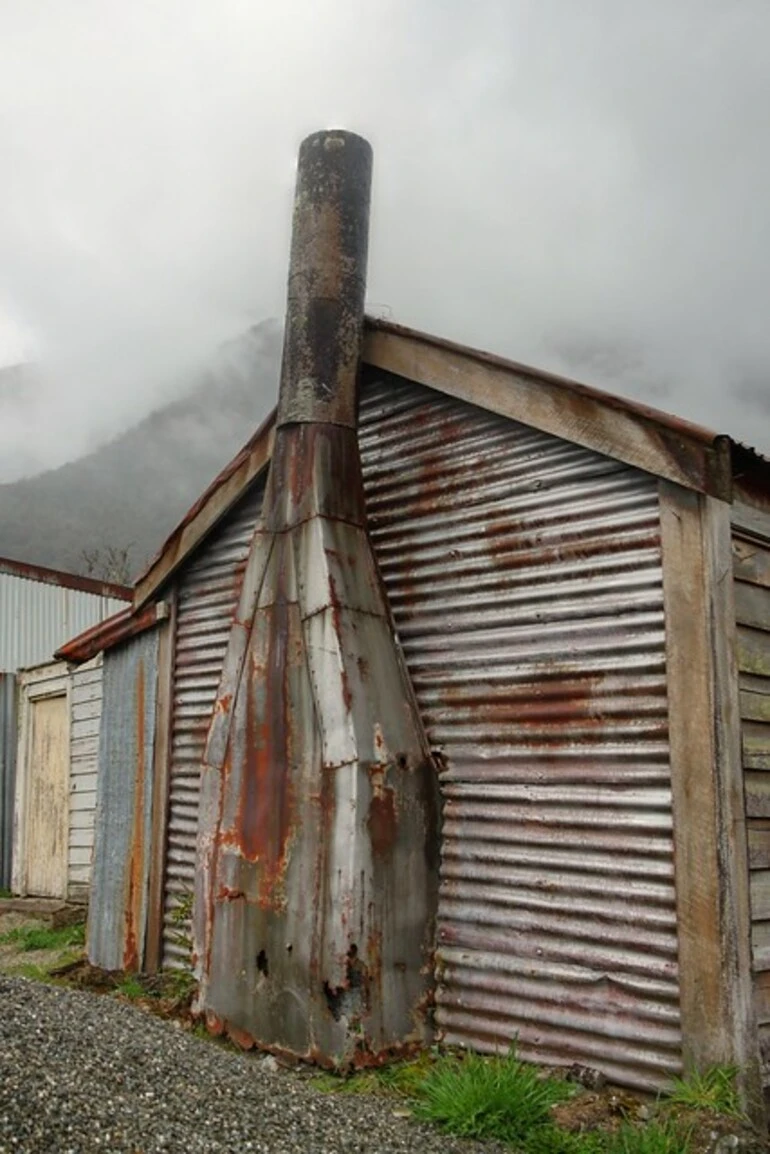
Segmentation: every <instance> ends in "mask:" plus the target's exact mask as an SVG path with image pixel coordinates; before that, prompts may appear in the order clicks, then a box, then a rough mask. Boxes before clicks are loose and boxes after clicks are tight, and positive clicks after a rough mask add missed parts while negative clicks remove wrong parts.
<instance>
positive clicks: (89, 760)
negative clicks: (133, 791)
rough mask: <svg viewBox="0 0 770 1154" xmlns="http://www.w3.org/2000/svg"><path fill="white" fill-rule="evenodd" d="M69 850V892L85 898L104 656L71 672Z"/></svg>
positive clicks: (89, 874) (94, 811) (90, 853)
mask: <svg viewBox="0 0 770 1154" xmlns="http://www.w3.org/2000/svg"><path fill="white" fill-rule="evenodd" d="M70 680H71V689H70V710H71V715H70V774H69V792H70V799H69V808H70V815H69V852H68V877H67V896H68V897H69V898H70V900H84V899H85V898H87V896H88V888H89V884H90V881H91V860H92V856H93V848H94V817H95V813H96V782H97V774H98V770H99V731H100V727H101V719H102V658H101V657H97V658H95V659H93V660H92V661H89V662H87V663H86V664H84V665H81V666H80V667H79V668H78V669H75V670H74V671H73V672H72V673H71V674H70Z"/></svg>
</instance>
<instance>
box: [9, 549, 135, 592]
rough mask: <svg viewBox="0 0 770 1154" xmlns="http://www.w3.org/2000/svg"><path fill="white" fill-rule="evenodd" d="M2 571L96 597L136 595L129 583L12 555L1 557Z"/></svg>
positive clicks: (27, 579)
mask: <svg viewBox="0 0 770 1154" xmlns="http://www.w3.org/2000/svg"><path fill="white" fill-rule="evenodd" d="M0 573H7V574H8V575H9V576H11V577H20V578H21V579H22V580H24V581H37V582H38V583H39V584H41V585H57V586H58V587H59V588H60V589H74V590H76V591H77V592H78V593H92V594H93V595H94V596H95V597H108V598H110V599H112V600H115V601H130V600H131V599H132V597H133V595H134V591H133V589H132V588H131V587H130V586H129V585H118V584H116V583H115V582H114V581H100V580H99V578H97V577H82V576H81V575H80V574H79V573H65V572H63V571H62V570H61V569H49V568H48V567H47V566H45V565H31V564H29V562H27V561H14V560H12V559H11V558H10V557H0Z"/></svg>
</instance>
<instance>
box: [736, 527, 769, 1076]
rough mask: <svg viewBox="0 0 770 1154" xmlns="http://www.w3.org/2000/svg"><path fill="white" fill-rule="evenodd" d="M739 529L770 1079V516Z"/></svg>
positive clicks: (754, 907)
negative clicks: (754, 529)
mask: <svg viewBox="0 0 770 1154" xmlns="http://www.w3.org/2000/svg"><path fill="white" fill-rule="evenodd" d="M753 520H754V521H755V522H756V523H757V534H756V535H750V534H748V533H745V532H741V531H740V530H736V531H734V533H733V563H734V564H733V572H734V575H735V612H736V620H737V628H738V686H739V691H740V707H741V742H742V747H743V780H744V794H745V804H746V827H747V835H748V842H749V896H750V901H751V939H752V940H751V944H752V968H753V971H754V994H755V1005H756V1012H757V1022H758V1026H759V1042H760V1052H761V1055H762V1065H763V1075H764V1080H765V1082H766V1083H770V772H769V771H770V516H767V517H765V526H764V534H763V535H762V536H760V535H759V533H760V531H761V529H762V526H761V524H760V523H759V518H757V517H756V516H755V517H754V518H753Z"/></svg>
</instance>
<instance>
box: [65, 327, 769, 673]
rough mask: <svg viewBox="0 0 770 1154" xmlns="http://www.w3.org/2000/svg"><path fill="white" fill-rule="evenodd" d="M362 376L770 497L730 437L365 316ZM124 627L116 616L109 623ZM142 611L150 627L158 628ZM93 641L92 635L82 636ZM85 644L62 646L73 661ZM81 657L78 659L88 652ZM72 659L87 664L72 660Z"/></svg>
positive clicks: (193, 528)
mask: <svg viewBox="0 0 770 1154" xmlns="http://www.w3.org/2000/svg"><path fill="white" fill-rule="evenodd" d="M362 361H363V366H362V372H363V373H364V375H370V374H372V373H374V374H382V373H385V374H393V375H394V376H398V377H403V378H406V379H407V380H411V381H414V382H416V383H417V384H421V385H425V386H428V387H429V388H432V389H434V390H436V391H437V392H439V393H443V394H445V395H446V396H450V397H454V398H456V399H457V400H461V401H465V402H466V403H468V404H471V405H475V406H477V407H478V408H481V409H485V410H487V411H488V412H492V413H496V414H498V415H499V416H502V417H507V418H509V419H511V420H515V421H519V422H521V423H522V424H525V425H529V426H531V427H532V428H535V429H538V430H540V431H541V432H545V433H551V434H552V435H553V436H556V437H560V438H562V439H563V440H566V441H572V442H573V443H575V444H578V445H582V446H583V447H584V448H586V449H592V450H593V451H595V452H597V453H601V454H603V455H605V456H608V457H612V458H614V459H615V460H618V461H622V462H623V463H624V464H627V465H631V466H633V467H635V468H638V469H641V470H643V471H645V472H648V473H651V474H653V475H655V476H658V477H661V478H664V479H665V480H668V481H673V482H675V483H676V484H678V485H681V486H683V487H684V488H687V489H693V490H696V491H698V492H703V493H708V494H710V495H711V496H714V497H719V498H721V499H722V500H726V501H730V500H731V499H732V494H733V484H734V481H735V480H736V479H738V478H740V479H741V483H742V484H743V486H744V487H745V489H746V491H748V492H755V493H761V494H762V495H764V496H767V495H768V494H770V461H768V459H767V458H765V457H763V456H762V455H761V454H759V453H757V452H756V451H755V450H754V449H751V448H749V447H747V446H745V445H740V444H738V443H737V442H735V441H733V440H732V439H731V438H730V437H728V436H725V435H722V434H717V433H714V432H712V431H710V430H709V429H706V428H703V427H701V426H699V425H695V424H692V423H691V422H689V421H684V420H681V419H679V418H677V417H673V416H671V415H669V414H668V413H664V412H661V411H659V410H657V409H653V408H650V407H649V406H647V405H643V404H639V403H638V402H636V401H630V400H625V399H624V398H622V397H617V396H614V395H612V394H611V393H607V392H603V391H602V390H600V389H595V388H592V387H590V386H588V385H584V384H580V383H578V382H577V381H572V380H569V379H568V378H565V377H560V376H557V375H555V374H553V373H548V372H543V371H541V370H538V369H533V368H531V367H529V366H526V365H521V364H518V363H516V362H515V361H509V360H506V359H504V358H502V357H497V356H494V355H492V354H490V353H485V352H481V351H479V350H478V349H473V348H468V347H466V346H463V345H459V344H455V343H454V342H452V341H447V340H444V339H442V338H439V337H435V336H431V335H429V334H427V333H422V332H417V331H416V330H414V329H409V328H405V327H404V326H402V325H396V324H393V323H391V322H389V321H381V320H374V319H372V318H370V317H367V318H366V322H365V329H364V344H363V357H362ZM274 425H275V410H273V412H272V413H271V414H270V416H269V417H268V418H267V419H266V420H265V421H264V422H263V424H262V425H261V426H260V428H259V429H258V430H257V431H256V433H255V434H254V435H253V437H251V438H250V440H249V441H247V443H246V444H245V445H244V447H243V449H241V451H240V453H238V454H237V456H236V457H235V458H234V459H233V460H232V461H231V462H230V464H229V465H227V466H226V467H225V468H224V469H223V470H222V472H221V473H220V474H219V476H218V477H216V478H215V479H214V480H213V481H212V483H211V485H209V487H208V489H206V491H205V492H204V493H203V494H202V495H201V496H200V497H199V499H198V500H197V501H196V503H195V504H194V505H193V507H192V508H191V509H190V510H189V512H188V513H187V514H186V515H185V517H184V518H183V519H182V520H181V521H180V523H179V524H178V525H177V527H176V528H175V529H174V531H173V532H172V533H171V534H170V536H169V537H168V539H167V540H166V542H165V543H164V545H163V546H162V547H161V549H160V550H159V552H158V553H157V554H156V556H155V557H154V558H153V560H152V561H151V562H150V564H149V565H148V566H147V568H146V569H145V571H144V572H143V573H142V575H141V576H140V577H139V578H138V580H137V582H136V584H135V586H134V593H133V607H132V610H131V612H129V613H125V611H124V613H121V614H118V615H117V616H118V617H120V618H121V619H124V620H123V621H121V622H117V624H116V625H115V626H113V627H112V628H111V629H110V628H108V626H109V622H104V623H103V625H102V626H96V627H95V628H94V629H93V630H90V631H89V634H90V635H92V636H89V643H88V645H86V646H85V648H83V647H81V649H82V652H85V651H86V650H87V651H88V652H89V653H90V654H91V656H93V653H94V652H98V651H99V650H98V649H97V650H94V649H93V646H94V645H95V644H99V643H100V638H101V639H102V640H103V641H104V642H105V644H104V645H103V647H105V648H106V647H109V645H113V644H117V642H118V640H121V639H122V638H123V637H125V636H130V635H131V634H132V633H133V632H135V631H136V630H135V625H136V622H133V624H132V620H131V619H132V615H136V614H139V613H141V612H142V611H143V610H144V609H145V607H147V606H149V603H150V602H151V601H152V600H153V598H155V597H156V596H157V595H158V594H159V593H160V592H161V590H162V588H163V587H164V586H165V585H166V583H167V582H168V580H169V579H170V578H171V577H172V576H173V574H174V573H175V572H176V571H177V570H178V569H179V568H180V567H181V566H182V565H183V564H184V562H185V561H186V560H187V559H188V557H190V556H191V554H192V553H193V552H194V551H195V550H196V549H197V548H198V547H199V546H200V545H201V544H202V542H203V541H204V540H205V538H206V537H207V536H208V534H209V533H210V532H211V531H212V529H213V528H214V527H215V526H216V525H217V524H218V523H219V522H220V521H221V519H222V518H223V517H224V516H226V514H227V513H228V512H229V511H230V509H232V507H233V506H234V505H235V503H236V502H237V501H238V500H239V499H240V497H241V496H242V495H243V494H244V492H245V491H246V489H247V488H248V487H249V485H251V483H252V482H253V481H254V480H255V479H256V478H257V477H258V476H259V475H260V474H261V473H262V472H263V470H265V469H266V468H267V466H268V464H269V462H270V456H271V453H272V446H273V432H274ZM110 620H111V621H113V622H116V618H112V619H110ZM156 620H157V618H156V617H155V616H154V615H153V614H151V613H150V614H145V613H142V621H143V623H144V624H143V625H142V628H147V627H148V626H149V625H152V624H154V623H155V621H156ZM84 637H85V635H84ZM79 640H80V639H78V638H76V639H75V641H74V642H71V643H69V644H68V645H67V646H64V647H63V649H61V650H59V654H61V655H62V656H66V655H67V654H68V653H69V654H72V653H74V652H75V650H76V649H77V646H76V643H77V642H78V641H79ZM81 649H78V650H77V651H78V652H80V651H81ZM68 659H69V660H84V659H85V658H83V657H74V656H70V657H69V658H68Z"/></svg>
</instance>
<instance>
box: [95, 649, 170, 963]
mask: <svg viewBox="0 0 770 1154" xmlns="http://www.w3.org/2000/svg"><path fill="white" fill-rule="evenodd" d="M157 665H158V633H157V630H152V631H151V632H148V633H143V634H141V635H140V636H138V637H134V638H132V640H131V641H129V642H127V643H126V644H125V645H123V646H121V647H119V648H117V649H113V650H111V651H110V652H109V653H108V654H106V655H105V659H104V668H103V715H104V718H105V724H104V725H102V726H101V732H100V739H99V775H98V782H97V797H96V828H95V839H94V856H93V874H92V883H91V898H90V905H89V919H88V956H89V959H90V960H91V962H92V963H93V964H94V965H97V966H102V967H103V968H104V969H107V970H118V969H136V968H139V967H140V966H141V965H142V961H143V957H144V939H145V927H146V921H147V887H148V879H149V867H150V853H151V846H150V833H151V821H152V792H153V791H152V785H153V780H152V772H153V747H154V740H155V701H156V692H157Z"/></svg>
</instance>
